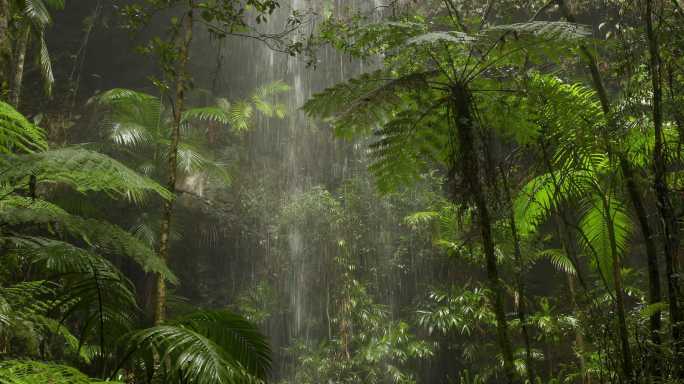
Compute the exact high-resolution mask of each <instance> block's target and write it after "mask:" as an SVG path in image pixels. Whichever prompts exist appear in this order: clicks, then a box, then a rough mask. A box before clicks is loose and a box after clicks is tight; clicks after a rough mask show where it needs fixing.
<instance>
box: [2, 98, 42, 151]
mask: <svg viewBox="0 0 684 384" xmlns="http://www.w3.org/2000/svg"><path fill="white" fill-rule="evenodd" d="M45 149H47V138H46V136H45V132H44V131H43V130H42V129H40V128H39V127H37V126H35V125H34V124H33V123H31V122H30V121H28V119H26V117H24V115H22V114H21V113H19V112H17V110H16V109H14V108H13V107H12V106H11V105H9V104H7V103H5V102H3V101H0V153H5V154H8V153H14V152H15V151H22V152H28V153H31V152H35V151H41V150H45Z"/></svg>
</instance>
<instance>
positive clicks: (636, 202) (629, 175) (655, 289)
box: [557, 0, 676, 377]
mask: <svg viewBox="0 0 684 384" xmlns="http://www.w3.org/2000/svg"><path fill="white" fill-rule="evenodd" d="M557 3H558V6H559V8H560V10H561V13H562V14H563V16H564V17H565V18H566V19H567V20H568V21H569V22H573V23H574V22H576V20H575V17H574V15H572V13H571V12H570V10H569V9H568V7H567V5H566V4H565V1H564V0H557ZM580 49H581V51H582V53H583V55H584V56H585V59H586V60H587V63H588V65H589V71H590V73H591V78H592V82H593V84H594V89H595V90H596V92H597V93H598V95H599V100H600V102H601V108H602V109H603V113H604V114H605V115H606V118H607V119H608V121H609V124H611V125H615V124H616V123H615V121H614V120H613V119H612V118H611V116H610V114H611V107H610V101H609V100H608V93H607V92H606V88H605V86H604V85H603V79H602V78H601V73H600V71H599V68H598V64H597V63H596V58H595V57H594V55H593V54H592V53H591V51H590V50H589V48H588V47H586V46H585V45H582V46H581V47H580ZM618 156H619V166H620V170H621V172H622V175H623V177H624V179H625V187H626V189H627V193H628V195H629V199H630V202H631V204H632V207H633V208H634V211H635V213H636V216H637V218H638V220H639V229H640V231H641V235H642V237H643V239H644V243H645V244H646V259H647V263H648V269H649V274H648V277H649V304H657V303H659V302H660V300H661V294H660V274H659V271H658V253H657V248H656V245H655V239H654V238H653V231H652V230H651V225H650V223H649V221H648V214H647V213H646V209H645V205H644V203H643V199H642V196H641V193H640V191H639V186H638V185H637V183H636V181H635V179H634V170H633V169H632V164H631V163H630V162H629V160H627V159H626V158H625V156H624V154H623V153H622V152H621V151H618ZM668 276H671V275H669V274H668ZM668 288H669V281H668ZM668 290H669V291H670V292H672V290H671V289H668ZM670 302H672V300H670ZM675 305H676V304H675ZM649 328H650V334H651V341H652V342H653V343H654V346H655V349H656V350H658V349H660V348H659V347H660V343H661V341H660V337H659V334H660V329H661V312H660V311H656V312H655V313H654V314H653V315H652V316H651V318H650V320H649ZM650 360H651V362H650V364H649V366H650V367H651V368H652V369H651V372H649V374H650V375H651V376H653V377H657V376H659V375H660V372H659V368H656V365H658V364H657V362H656V361H655V360H657V357H653V356H652V357H651V358H650Z"/></svg>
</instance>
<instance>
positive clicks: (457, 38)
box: [406, 31, 477, 45]
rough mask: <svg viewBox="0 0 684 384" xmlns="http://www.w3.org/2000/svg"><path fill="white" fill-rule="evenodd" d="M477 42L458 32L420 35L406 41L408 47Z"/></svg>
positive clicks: (473, 38)
mask: <svg viewBox="0 0 684 384" xmlns="http://www.w3.org/2000/svg"><path fill="white" fill-rule="evenodd" d="M475 41H477V38H476V37H475V36H471V35H468V34H467V33H464V32H460V31H448V32H428V33H425V34H422V35H418V36H415V37H412V38H410V39H408V40H407V41H406V43H407V44H410V45H422V44H434V43H440V42H447V43H454V44H468V43H473V42H475Z"/></svg>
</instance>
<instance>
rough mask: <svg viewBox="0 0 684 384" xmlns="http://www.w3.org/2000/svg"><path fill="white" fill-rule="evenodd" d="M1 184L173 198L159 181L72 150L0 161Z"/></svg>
mask: <svg viewBox="0 0 684 384" xmlns="http://www.w3.org/2000/svg"><path fill="white" fill-rule="evenodd" d="M0 168H2V174H0V180H2V181H4V182H5V183H9V184H11V185H20V184H21V183H22V181H25V180H27V178H28V177H29V176H34V177H35V178H36V180H37V182H39V183H53V184H54V183H63V184H67V185H69V186H71V187H72V188H74V189H76V190H77V191H79V192H90V191H100V192H105V193H107V194H109V195H113V196H117V197H118V196H124V197H127V198H129V199H130V200H132V201H135V202H140V201H143V200H144V199H145V197H146V195H147V194H148V193H150V192H152V193H156V194H158V195H159V196H161V197H163V198H164V199H172V198H173V195H172V194H171V193H170V192H169V191H167V190H166V189H165V188H163V187H162V186H160V185H159V184H158V183H156V182H155V181H153V180H151V179H149V178H147V177H144V176H141V175H139V174H137V173H135V172H133V171H132V170H130V169H129V168H128V167H126V166H125V165H123V164H121V163H120V162H118V161H116V160H114V159H112V158H110V157H108V156H106V155H103V154H101V153H98V152H93V151H89V150H85V149H82V148H77V147H71V148H62V149H56V150H51V151H46V152H37V153H32V154H26V155H16V156H4V157H0Z"/></svg>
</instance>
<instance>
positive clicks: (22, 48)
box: [9, 22, 31, 109]
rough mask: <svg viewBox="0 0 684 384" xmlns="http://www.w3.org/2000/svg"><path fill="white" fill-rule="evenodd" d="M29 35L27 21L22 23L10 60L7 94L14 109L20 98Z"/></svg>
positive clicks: (29, 30) (29, 27)
mask: <svg viewBox="0 0 684 384" xmlns="http://www.w3.org/2000/svg"><path fill="white" fill-rule="evenodd" d="M30 36H31V26H30V24H28V22H27V23H26V24H22V25H21V30H20V31H19V36H18V38H17V42H16V46H15V49H14V60H13V62H12V77H11V83H10V95H9V102H10V104H12V106H14V108H16V109H19V102H20V100H21V83H22V82H23V80H24V64H25V63H26V50H27V48H28V43H29V37H30Z"/></svg>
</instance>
